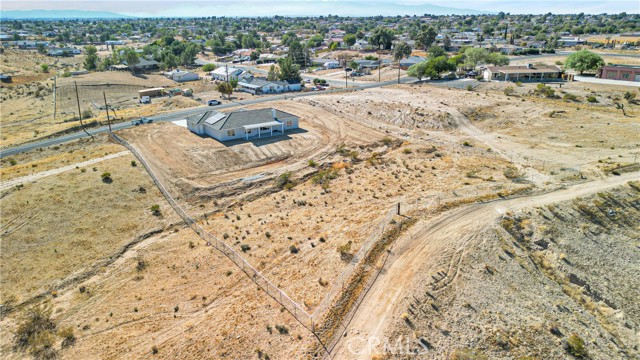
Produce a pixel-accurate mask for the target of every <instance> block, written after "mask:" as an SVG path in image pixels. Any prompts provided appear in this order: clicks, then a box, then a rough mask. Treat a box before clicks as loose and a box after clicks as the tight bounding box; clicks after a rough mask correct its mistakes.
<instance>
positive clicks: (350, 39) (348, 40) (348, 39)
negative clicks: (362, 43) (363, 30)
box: [342, 34, 357, 46]
mask: <svg viewBox="0 0 640 360" xmlns="http://www.w3.org/2000/svg"><path fill="white" fill-rule="evenodd" d="M356 40H357V38H356V36H355V35H354V34H348V35H345V36H344V37H343V38H342V41H344V44H345V45H347V46H353V45H354V44H355V43H356Z"/></svg>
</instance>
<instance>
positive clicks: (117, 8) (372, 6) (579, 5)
mask: <svg viewBox="0 0 640 360" xmlns="http://www.w3.org/2000/svg"><path fill="white" fill-rule="evenodd" d="M428 4H432V5H436V6H443V7H454V8H461V9H473V10H480V11H487V12H499V11H504V12H510V13H514V14H515V13H533V14H541V13H547V12H552V13H580V12H584V13H605V12H606V13H619V12H623V11H626V12H628V13H638V12H640V0H612V1H607V0H603V1H602V0H601V1H592V0H553V1H552V0H539V1H536V0H529V1H522V0H516V1H506V0H474V1H471V0H448V1H442V0H433V1H418V0H379V1H363V0H351V1H341V0H286V1H278V0H251V1H244V0H235V1H233V0H185V1H180V0H133V1H131V0H110V1H104V0H85V1H80V0H68V1H56V0H53V1H25V0H2V1H1V2H0V9H1V10H3V11H7V10H92V11H111V12H116V13H120V14H127V15H137V16H174V17H179V16H214V15H218V16H269V15H327V14H336V15H363V16H370V15H414V14H418V15H419V14H422V13H424V12H421V11H423V10H424V9H425V7H426V6H427V5H428Z"/></svg>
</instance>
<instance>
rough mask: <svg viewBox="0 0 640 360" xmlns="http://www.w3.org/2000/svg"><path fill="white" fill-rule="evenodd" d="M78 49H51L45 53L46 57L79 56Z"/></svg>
mask: <svg viewBox="0 0 640 360" xmlns="http://www.w3.org/2000/svg"><path fill="white" fill-rule="evenodd" d="M80 53H81V51H80V49H76V48H68V47H65V48H51V49H49V51H47V55H49V56H73V55H78V54H80Z"/></svg>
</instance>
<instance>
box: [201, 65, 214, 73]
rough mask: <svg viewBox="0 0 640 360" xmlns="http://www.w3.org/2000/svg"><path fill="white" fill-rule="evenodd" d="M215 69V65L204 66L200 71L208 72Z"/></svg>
mask: <svg viewBox="0 0 640 360" xmlns="http://www.w3.org/2000/svg"><path fill="white" fill-rule="evenodd" d="M215 69H216V64H204V65H203V66H202V71H205V72H209V71H213V70H215Z"/></svg>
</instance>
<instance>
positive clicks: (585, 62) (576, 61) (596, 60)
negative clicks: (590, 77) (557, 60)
mask: <svg viewBox="0 0 640 360" xmlns="http://www.w3.org/2000/svg"><path fill="white" fill-rule="evenodd" d="M564 64H565V66H566V67H567V68H569V69H573V70H576V71H577V72H578V73H580V75H582V73H584V72H585V71H591V70H597V69H598V68H600V67H602V66H604V60H603V59H602V57H601V56H600V55H598V54H594V53H592V52H591V51H588V50H581V51H578V52H574V53H573V54H571V55H569V57H568V58H567V61H566V62H565V63H564Z"/></svg>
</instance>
